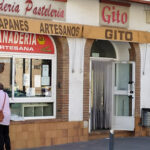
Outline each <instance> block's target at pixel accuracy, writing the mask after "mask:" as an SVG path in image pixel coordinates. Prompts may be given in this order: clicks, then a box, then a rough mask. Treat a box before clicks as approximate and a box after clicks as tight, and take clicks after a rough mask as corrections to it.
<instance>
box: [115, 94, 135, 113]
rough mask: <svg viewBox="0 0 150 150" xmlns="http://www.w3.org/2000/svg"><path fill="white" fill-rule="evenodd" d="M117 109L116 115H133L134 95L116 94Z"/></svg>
mask: <svg viewBox="0 0 150 150" xmlns="http://www.w3.org/2000/svg"><path fill="white" fill-rule="evenodd" d="M115 111H116V112H115V115H116V116H132V97H128V96H126V95H118V96H115Z"/></svg>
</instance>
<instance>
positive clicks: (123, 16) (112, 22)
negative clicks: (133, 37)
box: [100, 3, 129, 27]
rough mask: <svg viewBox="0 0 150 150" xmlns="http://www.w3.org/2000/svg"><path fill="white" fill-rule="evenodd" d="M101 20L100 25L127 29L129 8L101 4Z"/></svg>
mask: <svg viewBox="0 0 150 150" xmlns="http://www.w3.org/2000/svg"><path fill="white" fill-rule="evenodd" d="M100 5H101V7H100V8H101V20H100V23H101V24H102V25H107V26H118V27H128V24H129V7H126V6H118V5H112V4H106V3H101V4H100Z"/></svg>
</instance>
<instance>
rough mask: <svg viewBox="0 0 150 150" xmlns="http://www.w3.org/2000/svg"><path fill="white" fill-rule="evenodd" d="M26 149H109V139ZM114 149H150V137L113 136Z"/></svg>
mask: <svg viewBox="0 0 150 150" xmlns="http://www.w3.org/2000/svg"><path fill="white" fill-rule="evenodd" d="M26 150H27V149H26ZM28 150H109V139H99V140H92V141H88V142H79V143H71V144H64V145H57V146H50V147H40V148H32V149H28ZM114 150H150V137H130V138H115V139H114Z"/></svg>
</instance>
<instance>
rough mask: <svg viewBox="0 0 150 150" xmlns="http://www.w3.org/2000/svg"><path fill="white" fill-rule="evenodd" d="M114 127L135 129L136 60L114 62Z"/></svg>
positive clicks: (115, 128)
mask: <svg viewBox="0 0 150 150" xmlns="http://www.w3.org/2000/svg"><path fill="white" fill-rule="evenodd" d="M113 70H114V73H113V74H114V85H113V87H114V88H113V109H112V110H113V112H112V129H114V130H128V131H133V130H134V105H135V101H134V99H135V96H134V95H135V94H134V93H135V88H134V85H135V71H134V70H135V66H134V62H114V63H113Z"/></svg>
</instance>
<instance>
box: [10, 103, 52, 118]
mask: <svg viewBox="0 0 150 150" xmlns="http://www.w3.org/2000/svg"><path fill="white" fill-rule="evenodd" d="M11 114H12V116H11V119H12V120H20V119H21V120H22V119H23V117H44V116H45V117H46V116H47V117H48V116H53V115H54V114H53V103H16V104H14V103H12V104H11Z"/></svg>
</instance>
